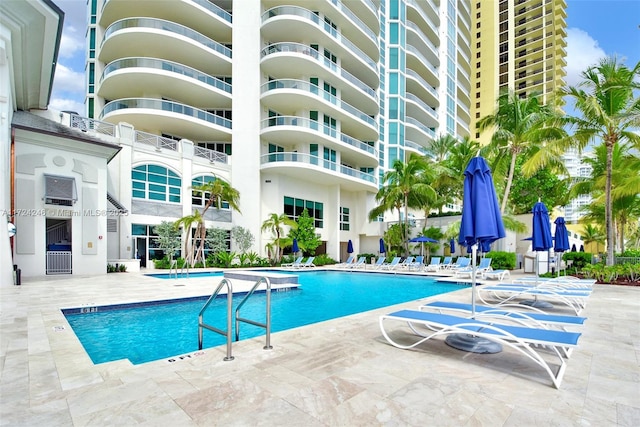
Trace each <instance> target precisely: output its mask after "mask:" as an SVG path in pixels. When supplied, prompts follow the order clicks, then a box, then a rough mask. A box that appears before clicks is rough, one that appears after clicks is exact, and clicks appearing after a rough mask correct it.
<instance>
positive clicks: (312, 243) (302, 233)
mask: <svg viewBox="0 0 640 427" xmlns="http://www.w3.org/2000/svg"><path fill="white" fill-rule="evenodd" d="M296 222H297V224H298V225H297V227H292V228H291V229H290V230H289V235H288V236H287V237H288V238H289V239H291V243H292V244H293V239H297V240H298V248H299V249H300V250H301V251H302V253H303V254H305V255H315V252H316V249H317V248H318V246H320V244H321V243H322V242H321V241H320V239H319V238H318V233H316V226H315V219H313V218H311V217H310V216H309V211H308V210H307V209H306V208H305V209H304V210H303V211H302V214H301V215H300V216H299V217H298V220H297V221H296ZM316 265H317V264H316Z"/></svg>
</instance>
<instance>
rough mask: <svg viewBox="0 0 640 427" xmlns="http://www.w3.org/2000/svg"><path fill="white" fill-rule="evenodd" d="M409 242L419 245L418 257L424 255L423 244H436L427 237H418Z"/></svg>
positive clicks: (435, 241)
mask: <svg viewBox="0 0 640 427" xmlns="http://www.w3.org/2000/svg"><path fill="white" fill-rule="evenodd" d="M409 241H410V242H411V243H420V246H421V248H420V255H424V243H425V242H427V243H438V241H437V240H435V239H432V238H430V237H427V236H418V237H414V238H413V239H409Z"/></svg>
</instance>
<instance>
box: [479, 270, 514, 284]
mask: <svg viewBox="0 0 640 427" xmlns="http://www.w3.org/2000/svg"><path fill="white" fill-rule="evenodd" d="M481 277H482V278H483V279H496V280H498V281H500V282H503V281H504V280H505V279H508V278H511V273H510V272H509V270H491V269H490V270H487V271H484V272H482V276H481Z"/></svg>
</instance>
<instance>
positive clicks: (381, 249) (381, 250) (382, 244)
mask: <svg viewBox="0 0 640 427" xmlns="http://www.w3.org/2000/svg"><path fill="white" fill-rule="evenodd" d="M385 252H387V250H386V248H385V247H384V239H383V238H382V237H381V238H380V253H381V254H383V253H385Z"/></svg>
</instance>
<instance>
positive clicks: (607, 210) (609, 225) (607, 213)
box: [604, 140, 615, 265]
mask: <svg viewBox="0 0 640 427" xmlns="http://www.w3.org/2000/svg"><path fill="white" fill-rule="evenodd" d="M605 144H606V146H607V182H606V186H605V207H604V223H605V227H606V233H607V265H613V264H614V263H615V260H614V259H613V250H614V245H615V242H614V238H613V233H614V229H613V220H612V206H611V174H612V169H613V145H614V143H612V142H611V141H608V140H605Z"/></svg>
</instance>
